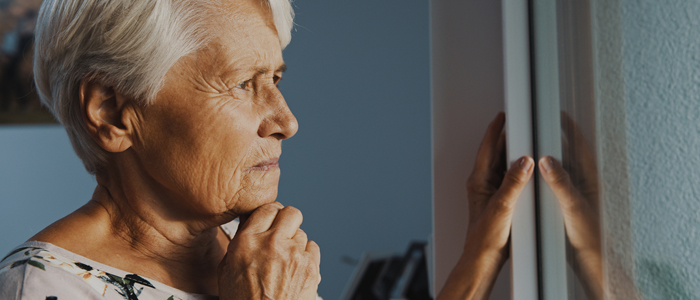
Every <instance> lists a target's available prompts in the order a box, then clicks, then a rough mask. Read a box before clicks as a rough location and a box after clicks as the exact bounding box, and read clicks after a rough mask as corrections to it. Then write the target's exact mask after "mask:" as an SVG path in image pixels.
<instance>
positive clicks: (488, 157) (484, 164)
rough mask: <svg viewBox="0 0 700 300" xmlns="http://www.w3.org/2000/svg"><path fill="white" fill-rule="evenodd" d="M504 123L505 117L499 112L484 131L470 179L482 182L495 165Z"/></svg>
mask: <svg viewBox="0 0 700 300" xmlns="http://www.w3.org/2000/svg"><path fill="white" fill-rule="evenodd" d="M505 121H506V115H505V114H504V113H503V112H500V113H498V115H496V118H495V119H494V120H493V121H492V122H491V124H489V127H488V129H486V134H484V138H483V139H482V141H481V145H480V146H479V151H478V152H477V155H476V162H475V163H474V170H473V171H472V175H471V176H472V177H478V178H480V179H483V180H486V179H487V178H488V174H489V172H490V171H491V167H492V166H493V165H494V164H495V163H494V160H498V159H499V153H498V150H499V149H498V146H499V145H498V143H499V140H500V137H501V132H502V131H503V126H504V124H505ZM504 145H505V143H504Z"/></svg>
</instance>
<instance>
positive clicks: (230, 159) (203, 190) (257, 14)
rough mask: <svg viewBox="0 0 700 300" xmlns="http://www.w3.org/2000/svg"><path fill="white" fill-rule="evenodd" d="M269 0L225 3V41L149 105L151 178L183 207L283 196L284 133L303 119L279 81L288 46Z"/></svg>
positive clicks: (206, 211)
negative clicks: (279, 34)
mask: <svg viewBox="0 0 700 300" xmlns="http://www.w3.org/2000/svg"><path fill="white" fill-rule="evenodd" d="M260 2H262V1H257V0H249V1H236V3H235V5H233V4H231V5H230V7H221V8H220V9H218V10H217V11H218V13H219V14H223V13H224V12H225V13H226V15H219V16H214V15H212V18H211V19H210V21H211V23H212V26H211V29H210V31H209V32H210V34H214V35H215V39H214V40H213V41H212V42H211V43H210V44H209V45H208V46H207V47H205V48H204V49H203V50H201V51H200V52H198V53H196V54H195V55H192V56H190V57H186V58H183V59H182V60H181V61H180V62H178V64H177V65H176V66H174V67H173V68H172V69H171V70H170V71H169V72H168V74H167V76H166V80H165V83H164V86H163V89H162V90H161V91H160V92H159V94H158V95H157V97H156V100H155V102H154V103H153V104H152V105H150V106H148V107H146V108H143V109H142V111H141V112H140V113H139V123H138V125H137V129H136V132H137V137H136V139H135V140H136V141H135V142H134V146H133V149H134V152H135V153H136V155H137V157H138V160H139V162H140V164H141V167H142V168H143V170H144V171H145V172H146V173H148V175H149V176H148V177H150V178H152V180H153V182H151V183H149V186H155V187H157V189H158V194H159V195H162V196H165V197H166V198H165V199H167V204H168V205H169V206H172V207H176V209H177V210H179V211H181V212H182V213H185V214H188V215H191V214H193V215H198V216H206V217H211V216H212V215H221V214H222V213H227V212H228V213H229V214H230V213H232V214H234V215H241V214H248V213H250V212H251V211H252V210H254V209H255V208H257V207H259V206H261V205H262V204H265V203H270V202H273V201H274V200H275V198H276V196H277V184H278V181H279V176H280V169H279V165H278V163H277V160H278V159H279V157H280V154H281V153H282V148H281V146H282V140H283V139H286V138H289V137H291V136H293V135H294V134H295V133H296V131H297V128H298V127H297V126H298V125H297V121H296V119H295V117H294V115H292V112H291V111H290V110H289V107H287V104H286V102H285V100H284V98H283V97H282V94H280V91H279V90H278V88H277V83H278V81H279V80H280V79H281V76H282V72H283V71H284V61H283V59H282V50H281V48H280V44H279V40H278V38H277V33H276V31H275V27H274V25H273V23H272V18H271V15H270V13H269V12H268V11H267V10H266V9H264V8H263V7H262V3H260ZM215 14H216V13H215ZM150 178H149V179H150Z"/></svg>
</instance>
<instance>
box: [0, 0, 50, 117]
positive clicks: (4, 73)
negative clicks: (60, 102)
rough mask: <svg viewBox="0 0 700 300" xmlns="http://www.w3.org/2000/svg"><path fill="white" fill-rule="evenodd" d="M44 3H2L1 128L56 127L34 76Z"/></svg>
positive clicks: (18, 0) (5, 0) (38, 0)
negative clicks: (38, 22)
mask: <svg viewBox="0 0 700 300" xmlns="http://www.w3.org/2000/svg"><path fill="white" fill-rule="evenodd" d="M41 2H42V0H0V125H5V124H32V123H56V120H55V119H54V117H53V116H52V115H51V113H50V112H49V111H48V109H46V108H45V107H43V106H42V105H41V102H40V101H39V96H38V95H37V93H36V88H35V86H34V81H33V75H32V61H33V59H34V47H33V46H34V45H33V40H34V27H35V25H36V17H37V13H38V11H39V6H40V5H41Z"/></svg>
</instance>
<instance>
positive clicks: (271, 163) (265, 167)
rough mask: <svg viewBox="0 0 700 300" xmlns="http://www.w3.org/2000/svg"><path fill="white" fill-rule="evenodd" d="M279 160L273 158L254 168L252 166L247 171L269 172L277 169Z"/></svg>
mask: <svg viewBox="0 0 700 300" xmlns="http://www.w3.org/2000/svg"><path fill="white" fill-rule="evenodd" d="M279 167H280V164H279V158H273V159H269V160H266V161H263V162H261V163H259V164H257V165H255V166H252V167H251V168H250V169H249V170H251V171H269V170H273V169H279Z"/></svg>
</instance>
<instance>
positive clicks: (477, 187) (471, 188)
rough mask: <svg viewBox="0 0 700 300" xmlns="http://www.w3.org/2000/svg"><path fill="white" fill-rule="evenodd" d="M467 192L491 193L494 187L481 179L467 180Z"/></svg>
mask: <svg viewBox="0 0 700 300" xmlns="http://www.w3.org/2000/svg"><path fill="white" fill-rule="evenodd" d="M467 192H469V193H470V194H474V195H491V194H493V193H495V192H496V189H495V188H494V187H492V186H491V185H489V184H488V183H487V182H485V181H483V180H481V179H472V178H470V179H469V180H467Z"/></svg>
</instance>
